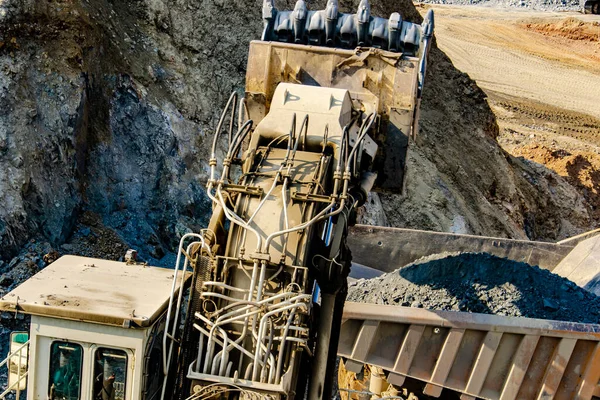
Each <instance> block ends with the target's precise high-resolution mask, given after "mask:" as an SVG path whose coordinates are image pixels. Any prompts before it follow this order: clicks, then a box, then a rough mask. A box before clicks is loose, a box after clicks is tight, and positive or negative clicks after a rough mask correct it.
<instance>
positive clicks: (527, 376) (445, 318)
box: [338, 302, 600, 400]
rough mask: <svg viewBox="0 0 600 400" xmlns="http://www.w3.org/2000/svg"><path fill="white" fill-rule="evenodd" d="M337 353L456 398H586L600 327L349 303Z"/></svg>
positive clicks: (594, 383) (594, 373)
mask: <svg viewBox="0 0 600 400" xmlns="http://www.w3.org/2000/svg"><path fill="white" fill-rule="evenodd" d="M338 354H339V355H340V356H342V357H345V358H347V359H348V360H349V365H350V366H352V365H354V366H357V365H361V364H371V365H374V366H377V367H380V368H383V369H384V370H386V371H387V372H388V378H387V379H388V381H389V382H390V383H393V384H395V385H402V383H403V381H404V378H405V377H411V378H414V379H418V380H421V381H423V382H426V384H427V385H426V387H425V394H427V395H430V396H433V397H438V396H439V395H440V394H441V392H442V389H443V388H449V389H452V390H455V391H457V392H460V393H462V394H463V395H462V398H464V399H468V398H484V399H493V400H496V399H502V400H510V399H523V400H526V399H590V398H591V397H592V395H593V394H594V393H600V391H599V389H598V380H599V378H600V325H594V324H579V323H572V322H561V321H550V320H540V319H530V318H516V317H503V316H497V315H485V314H470V313H460V312H450V311H430V310H423V309H417V308H410V307H399V306H382V305H374V304H359V303H352V302H347V303H346V306H345V308H344V320H343V323H342V333H341V337H340V342H339V347H338Z"/></svg>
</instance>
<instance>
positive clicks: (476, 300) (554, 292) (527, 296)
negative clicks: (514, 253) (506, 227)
mask: <svg viewBox="0 0 600 400" xmlns="http://www.w3.org/2000/svg"><path fill="white" fill-rule="evenodd" d="M348 300H349V301H356V302H363V303H375V304H389V305H399V306H407V307H418V308H426V309H430V310H448V311H463V312H473V313H483V314H495V315H505V316H513V317H528V318H541V319H550V320H558V321H571V322H582V323H596V324H597V323H599V322H600V297H598V296H596V295H594V294H592V293H590V292H588V291H586V290H584V289H582V288H580V287H579V286H577V285H575V284H574V283H573V282H571V281H569V280H568V279H565V278H563V277H560V276H558V275H555V274H553V273H551V272H550V271H547V270H544V269H541V268H539V267H536V266H531V265H529V264H526V263H522V262H517V261H513V260H509V259H506V258H500V257H496V256H493V255H491V254H487V253H450V254H444V253H442V254H436V255H433V256H429V257H424V258H422V259H420V260H418V261H416V262H414V263H412V264H409V265H407V266H405V267H403V268H400V269H398V270H396V271H394V272H391V273H388V274H385V275H382V276H380V277H377V278H373V279H369V280H359V281H357V282H355V283H354V284H353V285H351V286H350V287H349V289H348Z"/></svg>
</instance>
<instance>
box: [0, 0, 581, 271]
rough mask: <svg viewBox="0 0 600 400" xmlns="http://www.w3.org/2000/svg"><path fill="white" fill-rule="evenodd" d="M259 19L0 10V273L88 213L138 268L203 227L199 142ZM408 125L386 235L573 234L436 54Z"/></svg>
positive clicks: (53, 4) (39, 6)
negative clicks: (416, 123)
mask: <svg viewBox="0 0 600 400" xmlns="http://www.w3.org/2000/svg"><path fill="white" fill-rule="evenodd" d="M323 3H324V2H323V1H320V2H315V3H314V4H312V3H311V7H315V8H323V6H324V4H323ZM372 3H373V4H372V13H373V14H374V15H381V16H384V17H387V16H389V15H390V14H391V13H392V12H394V11H399V12H400V13H401V14H402V15H403V17H404V18H405V19H408V20H412V21H415V22H420V19H421V17H420V16H419V14H418V12H417V11H416V9H415V8H414V6H413V5H412V2H410V1H408V0H394V1H381V0H380V1H373V2H372ZM261 5H262V2H261V1H260V0H254V1H249V0H247V1H235V2H230V1H222V0H207V1H202V2H198V1H196V0H178V1H174V0H136V1H134V0H124V1H108V0H61V1H48V0H25V1H23V0H19V1H18V0H5V1H3V2H1V3H0V171H1V172H0V204H1V205H2V207H0V259H1V260H5V261H8V260H10V258H11V257H13V256H14V255H15V254H16V253H18V252H19V250H20V249H21V248H22V247H23V245H24V244H25V243H26V242H27V241H28V240H30V239H31V238H42V239H43V240H48V241H50V242H51V244H52V245H53V246H59V245H61V244H62V243H64V242H65V240H68V238H69V237H70V235H71V234H72V233H73V229H74V227H75V226H76V221H77V218H78V217H79V216H80V215H81V214H82V212H83V211H91V212H93V213H96V214H98V215H99V217H100V218H101V220H102V222H103V223H104V224H105V225H106V226H108V227H109V228H111V229H114V230H116V232H117V233H118V234H119V235H120V237H121V238H122V239H123V240H124V241H125V242H127V243H128V245H129V246H130V247H134V248H137V249H138V250H139V251H140V256H142V257H144V258H145V259H146V260H148V261H149V262H151V263H155V264H161V263H167V261H165V258H163V256H164V255H165V254H167V255H168V254H169V253H170V252H171V251H172V250H173V249H174V247H175V242H176V239H177V237H179V236H180V235H181V234H182V233H184V232H186V231H189V230H198V229H199V228H200V227H201V226H202V225H203V224H205V223H206V220H207V217H208V215H209V213H210V208H211V207H210V203H209V202H208V201H207V198H206V196H205V192H204V181H205V180H206V171H207V161H208V151H209V150H208V145H207V143H208V142H209V140H208V138H209V137H212V136H211V134H212V129H214V127H215V123H216V118H217V116H218V115H219V112H220V109H221V107H222V106H223V105H224V103H225V101H226V99H227V98H228V95H229V93H230V92H231V91H232V90H240V91H241V90H242V88H243V79H244V78H243V77H244V74H245V68H246V60H247V51H248V43H249V41H250V40H251V39H255V38H259V37H260V32H261V29H262V20H261V11H260V10H261ZM276 5H277V7H279V8H280V9H291V8H293V4H292V2H284V1H279V2H277V4H276ZM344 5H345V6H347V7H348V10H341V11H351V12H353V11H354V10H355V9H356V6H357V5H358V1H351V2H347V3H345V4H344ZM421 109H422V112H421V134H420V136H419V137H418V138H417V141H416V143H415V144H414V146H413V147H412V150H411V152H410V154H409V160H408V176H407V191H406V194H405V197H399V196H397V195H384V196H382V197H381V202H382V207H383V210H384V211H385V214H386V217H387V221H388V222H389V223H390V224H391V225H393V226H404V227H412V228H420V229H427V230H439V231H453V232H458V233H472V234H486V235H490V236H504V237H513V238H520V239H525V238H531V239H556V238H560V237H566V236H569V235H570V234H571V233H572V232H573V231H575V232H578V231H582V230H584V229H585V228H586V227H587V225H588V224H589V221H590V218H589V210H588V209H587V208H586V206H585V204H584V203H582V201H581V199H580V198H578V197H577V196H575V195H573V193H574V191H573V190H572V188H571V187H570V186H569V185H567V184H566V183H565V182H564V180H561V178H560V177H557V176H554V175H552V174H550V173H549V172H548V171H547V170H543V171H540V170H538V169H536V168H532V167H531V166H529V165H528V164H526V163H523V162H522V161H520V160H517V159H514V158H512V157H510V156H509V155H507V154H506V153H505V152H504V151H502V150H501V149H500V147H499V146H498V144H497V143H496V141H495V136H496V134H497V132H498V128H497V125H496V122H495V119H494V116H493V114H492V112H491V111H490V109H489V107H488V105H487V103H486V102H485V96H484V94H483V92H482V91H481V90H480V89H479V88H478V87H477V86H476V85H475V83H474V82H473V81H472V80H471V79H470V78H469V77H468V76H467V75H465V74H463V73H461V72H459V71H457V70H456V69H455V68H454V67H453V65H452V64H451V63H450V61H449V60H448V58H447V57H446V56H445V55H444V54H443V53H442V52H441V51H439V50H438V49H437V48H434V49H432V52H431V54H430V63H429V72H428V76H427V79H426V88H425V94H424V99H423V103H422V108H421ZM548 174H550V175H552V176H553V179H547V178H546V176H547V175H548Z"/></svg>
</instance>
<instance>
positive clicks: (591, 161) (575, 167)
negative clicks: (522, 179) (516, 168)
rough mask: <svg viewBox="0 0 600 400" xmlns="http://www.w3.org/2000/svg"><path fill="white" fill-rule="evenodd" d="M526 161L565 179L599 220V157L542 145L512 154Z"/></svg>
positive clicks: (519, 149) (585, 152) (535, 145)
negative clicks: (548, 169) (532, 162)
mask: <svg viewBox="0 0 600 400" xmlns="http://www.w3.org/2000/svg"><path fill="white" fill-rule="evenodd" d="M513 154H514V155H516V156H522V157H525V158H527V159H528V160H532V161H534V162H537V163H540V164H543V165H545V166H546V167H548V168H550V169H551V170H553V171H555V172H556V173H558V174H559V175H560V176H563V177H565V178H566V179H567V180H568V181H569V182H570V183H571V184H572V185H573V186H575V187H576V188H577V189H578V190H579V191H580V192H581V193H582V194H583V196H584V197H585V198H586V200H587V201H588V203H589V204H590V206H591V207H592V208H593V210H594V214H595V215H594V216H595V217H596V218H600V155H598V154H597V153H593V152H589V151H576V152H572V153H571V152H569V151H566V150H563V149H552V148H549V147H548V146H546V145H543V144H529V145H526V146H523V147H520V148H517V149H515V150H514V152H513Z"/></svg>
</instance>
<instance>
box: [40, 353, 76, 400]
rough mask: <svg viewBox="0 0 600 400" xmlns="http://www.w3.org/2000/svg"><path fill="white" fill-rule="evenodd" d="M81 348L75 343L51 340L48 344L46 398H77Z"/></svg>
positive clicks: (59, 399)
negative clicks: (48, 362) (48, 374)
mask: <svg viewBox="0 0 600 400" xmlns="http://www.w3.org/2000/svg"><path fill="white" fill-rule="evenodd" d="M82 364H83V348H82V347H81V346H80V345H78V344H76V343H68V342H60V341H55V342H52V344H51V346H50V379H49V382H48V398H50V399H51V400H79V398H80V397H81V367H82Z"/></svg>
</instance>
